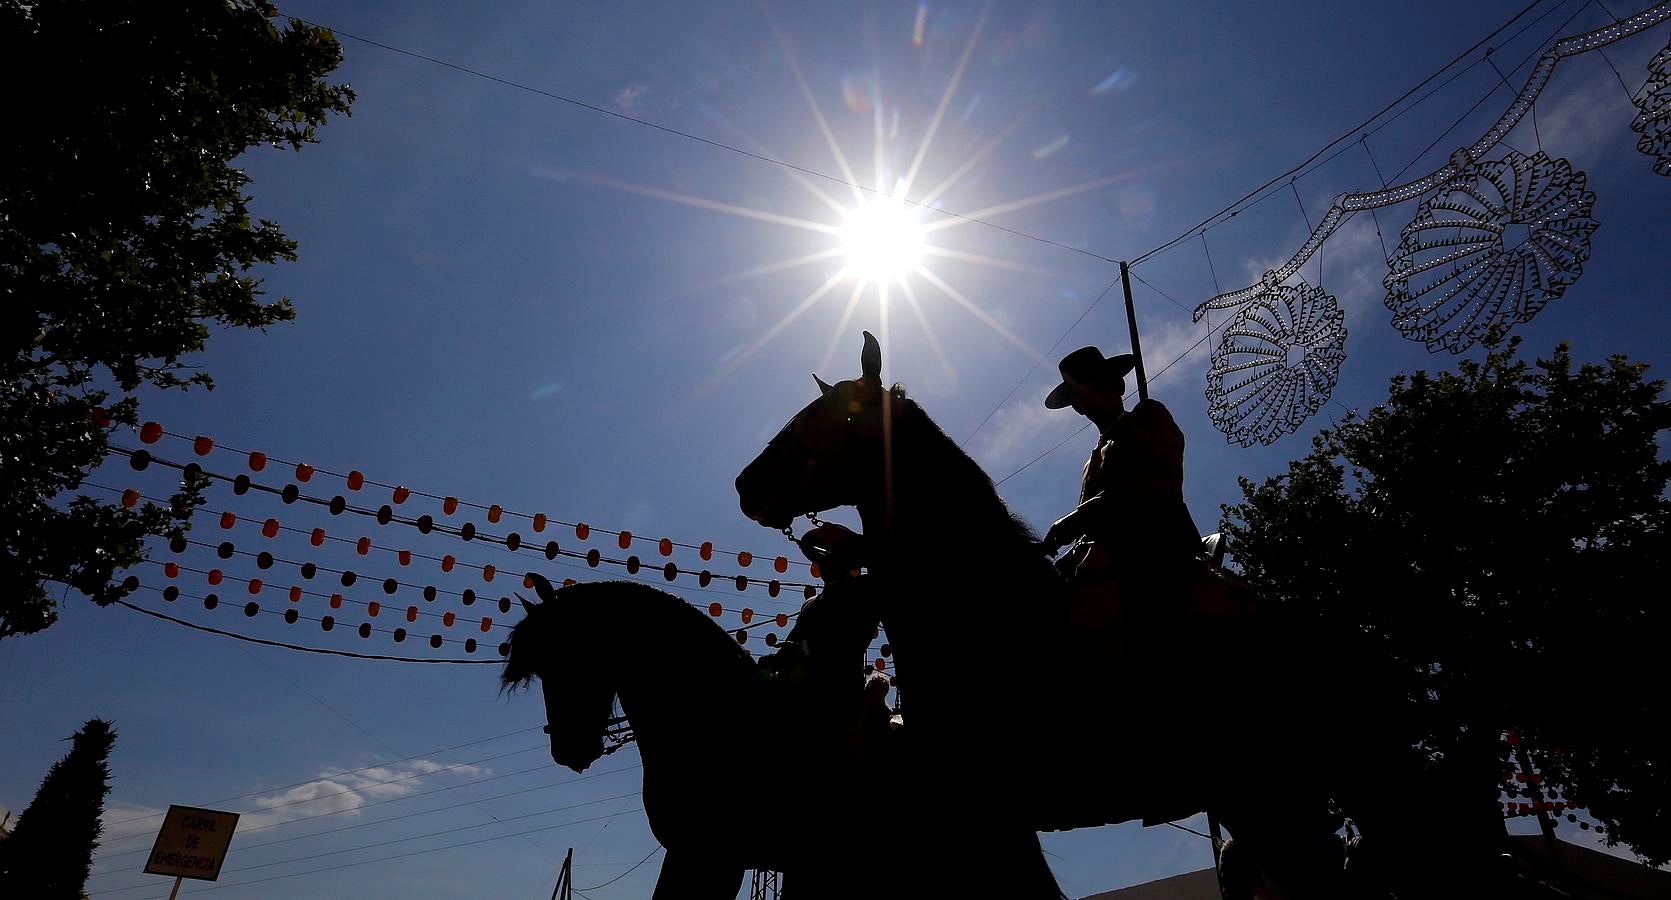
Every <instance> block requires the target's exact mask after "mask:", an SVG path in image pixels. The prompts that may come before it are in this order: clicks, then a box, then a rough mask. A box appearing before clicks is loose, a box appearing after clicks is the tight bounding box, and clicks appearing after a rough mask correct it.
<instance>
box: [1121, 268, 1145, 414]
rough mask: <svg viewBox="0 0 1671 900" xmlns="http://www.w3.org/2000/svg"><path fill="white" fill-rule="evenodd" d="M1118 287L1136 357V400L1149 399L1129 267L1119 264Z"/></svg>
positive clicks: (1132, 352)
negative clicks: (1121, 295)
mask: <svg viewBox="0 0 1671 900" xmlns="http://www.w3.org/2000/svg"><path fill="white" fill-rule="evenodd" d="M1120 286H1121V287H1123V288H1125V289H1126V327H1127V328H1128V329H1129V330H1130V331H1131V355H1132V356H1135V357H1137V399H1139V400H1147V399H1149V377H1148V376H1147V375H1145V374H1143V345H1142V344H1141V343H1139V342H1138V340H1137V308H1136V307H1134V306H1132V303H1131V267H1130V266H1128V265H1126V264H1125V263H1123V262H1122V263H1120Z"/></svg>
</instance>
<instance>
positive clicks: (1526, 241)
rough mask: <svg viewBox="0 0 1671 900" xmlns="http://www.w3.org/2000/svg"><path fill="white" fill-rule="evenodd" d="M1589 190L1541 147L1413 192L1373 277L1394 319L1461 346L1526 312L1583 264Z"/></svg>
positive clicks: (1434, 344)
mask: <svg viewBox="0 0 1671 900" xmlns="http://www.w3.org/2000/svg"><path fill="white" fill-rule="evenodd" d="M1595 201H1596V195H1595V194H1594V193H1593V192H1591V191H1589V190H1586V189H1585V177H1584V173H1583V172H1575V171H1573V168H1572V166H1571V164H1569V163H1568V162H1567V161H1566V160H1564V159H1551V158H1550V157H1549V156H1547V155H1546V154H1545V153H1544V152H1543V151H1542V150H1539V151H1538V152H1537V153H1534V154H1532V155H1531V156H1523V155H1521V154H1519V153H1515V152H1513V151H1510V152H1509V153H1508V155H1507V156H1505V157H1504V158H1503V159H1496V160H1487V161H1484V162H1479V163H1475V164H1473V165H1470V166H1467V167H1466V168H1464V169H1463V170H1462V171H1461V172H1460V173H1459V174H1457V175H1456V176H1455V177H1453V178H1451V179H1450V180H1448V181H1446V182H1445V183H1444V184H1441V185H1440V186H1439V190H1438V193H1436V194H1434V195H1433V196H1431V197H1429V198H1427V199H1426V200H1423V201H1422V204H1421V207H1420V208H1419V209H1417V210H1416V216H1415V218H1414V219H1413V220H1411V222H1410V224H1409V225H1406V226H1405V227H1404V233H1403V237H1402V239H1401V240H1400V241H1399V244H1398V249H1397V250H1395V251H1394V252H1393V258H1392V259H1390V260H1388V265H1389V267H1390V268H1389V271H1388V272H1387V276H1386V278H1385V279H1383V281H1382V284H1383V285H1385V286H1386V288H1387V298H1386V303H1387V308H1388V309H1390V310H1392V313H1393V320H1392V321H1393V327H1395V328H1397V329H1398V330H1399V332H1400V333H1402V334H1403V335H1404V336H1405V337H1407V338H1409V339H1411V340H1413V341H1421V342H1422V343H1424V344H1426V345H1427V349H1429V350H1434V351H1437V350H1439V349H1445V350H1449V351H1451V352H1452V353H1461V352H1462V351H1464V350H1466V349H1468V348H1469V347H1471V346H1473V344H1474V342H1475V341H1477V340H1479V338H1480V336H1482V335H1483V334H1485V333H1486V331H1487V330H1488V329H1490V328H1492V327H1502V328H1507V327H1509V326H1512V325H1516V324H1519V323H1521V322H1525V321H1527V320H1529V319H1531V318H1532V317H1533V316H1535V315H1537V314H1538V312H1539V311H1541V310H1542V309H1543V307H1544V305H1545V304H1547V303H1548V302H1549V301H1551V300H1554V299H1555V298H1557V297H1559V296H1561V294H1562V293H1564V292H1565V291H1566V289H1567V287H1568V286H1570V285H1571V284H1572V283H1573V282H1575V281H1577V280H1578V277H1579V276H1580V275H1582V274H1583V271H1584V262H1585V261H1586V260H1588V259H1589V258H1590V234H1591V233H1592V232H1594V231H1595V230H1596V228H1597V226H1598V225H1599V224H1600V223H1598V222H1597V221H1596V220H1595V219H1592V218H1591V217H1590V211H1591V209H1592V207H1594V206H1595Z"/></svg>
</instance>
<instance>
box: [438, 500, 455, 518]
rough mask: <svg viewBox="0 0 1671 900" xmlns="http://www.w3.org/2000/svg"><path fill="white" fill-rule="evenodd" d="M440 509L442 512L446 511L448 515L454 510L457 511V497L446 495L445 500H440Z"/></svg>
mask: <svg viewBox="0 0 1671 900" xmlns="http://www.w3.org/2000/svg"><path fill="white" fill-rule="evenodd" d="M441 511H442V512H443V513H446V514H447V515H449V516H450V515H452V514H453V513H455V512H458V498H457V497H448V498H446V499H445V500H442V501H441Z"/></svg>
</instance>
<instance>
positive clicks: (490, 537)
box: [98, 444, 818, 594]
mask: <svg viewBox="0 0 1671 900" xmlns="http://www.w3.org/2000/svg"><path fill="white" fill-rule="evenodd" d="M110 451H111V452H113V453H117V454H120V455H123V456H127V457H129V458H130V459H132V460H133V465H134V467H135V468H136V469H142V468H144V467H146V466H149V465H150V464H152V463H156V464H157V465H161V466H165V467H168V468H172V469H178V470H180V471H188V470H190V471H195V472H197V473H200V474H202V475H204V476H207V477H208V478H210V479H213V480H216V481H223V482H226V483H228V484H233V485H234V486H235V489H237V486H239V485H242V486H243V488H242V489H244V490H255V491H260V492H261V493H264V494H269V495H272V496H276V497H281V498H283V499H284V500H285V502H286V503H290V502H295V501H301V502H304V503H308V504H310V505H313V506H322V507H325V508H327V509H329V510H331V512H332V515H337V514H339V510H340V512H348V513H353V514H354V515H357V516H360V517H362V518H370V519H374V520H376V521H377V523H378V525H379V526H387V525H389V524H396V525H404V526H407V527H409V528H414V529H417V530H418V532H419V533H420V534H430V533H436V534H441V535H444V536H448V537H456V538H459V539H461V540H463V541H465V542H466V543H469V542H472V541H481V542H483V543H484V544H491V545H494V546H498V547H501V548H502V549H504V550H506V551H507V552H510V553H512V554H519V553H520V551H522V550H528V551H530V552H533V553H538V554H540V555H542V556H544V557H545V559H546V560H547V561H548V562H549V561H553V560H554V559H555V557H556V556H563V557H567V558H570V559H583V560H585V561H586V563H587V565H588V566H589V567H592V568H596V565H595V564H594V563H593V561H592V560H593V556H594V554H595V555H596V558H597V560H598V562H600V563H603V562H607V563H609V564H611V565H617V566H621V567H623V568H626V569H628V573H629V574H636V572H633V571H632V570H633V568H634V566H635V565H637V566H646V565H647V566H648V567H649V568H652V569H659V570H663V571H669V570H668V569H667V566H673V567H674V568H673V569H671V570H670V571H672V572H673V573H674V574H675V575H696V576H698V577H699V578H700V575H701V572H708V574H709V578H710V579H719V580H722V581H733V582H737V583H738V584H740V585H744V586H746V585H759V586H762V587H766V588H767V589H768V590H773V587H772V586H773V585H774V584H775V585H777V588H776V590H781V589H783V588H786V587H788V588H799V589H802V590H805V589H806V588H815V589H816V588H817V587H818V586H817V585H814V584H812V583H811V582H805V581H790V580H786V579H783V578H760V577H757V576H753V575H744V574H741V573H739V574H737V575H726V574H723V573H719V574H716V573H713V572H710V571H709V570H707V569H703V570H700V571H695V570H692V569H689V568H682V567H678V566H677V564H675V563H672V562H668V563H666V564H664V565H655V564H654V563H650V564H645V563H643V562H642V561H637V562H636V563H635V561H636V560H637V557H636V556H629V557H628V558H626V559H618V558H615V557H612V556H604V555H603V554H602V553H601V552H600V551H598V550H597V548H595V547H594V548H593V549H591V550H588V551H587V552H585V553H581V552H580V551H577V550H572V549H564V548H562V547H561V546H560V545H559V544H558V543H557V542H556V541H548V542H547V543H546V544H545V546H544V547H541V546H539V545H538V544H537V541H529V542H527V543H524V542H523V541H522V539H521V535H520V534H517V533H515V532H508V533H507V534H505V535H496V534H490V533H488V532H485V531H480V530H477V529H476V527H475V524H474V523H473V522H465V523H464V525H462V526H455V525H448V524H446V523H444V522H435V521H434V520H433V519H432V518H431V517H429V516H427V515H424V516H418V517H417V518H413V517H411V516H403V515H398V516H397V515H394V513H393V510H392V507H390V506H388V505H387V504H385V505H384V507H382V508H380V509H376V510H373V509H369V508H366V507H361V506H355V505H350V504H348V503H347V501H346V500H345V499H343V498H342V497H341V496H340V495H339V496H338V497H336V498H333V499H331V500H326V499H325V498H323V497H316V496H313V495H311V494H304V493H301V491H300V490H299V489H298V490H295V491H291V488H294V487H295V485H294V484H291V485H287V486H286V487H285V488H282V489H281V488H275V487H273V486H271V485H267V484H261V483H259V482H256V481H254V480H252V479H249V478H248V477H247V476H244V475H239V476H236V477H234V476H230V475H226V474H223V473H220V472H213V471H210V470H208V469H205V468H204V467H203V466H202V465H201V464H199V463H195V462H193V463H180V462H175V461H173V460H170V459H166V458H164V457H160V456H156V455H155V454H152V453H151V452H150V451H149V450H145V449H143V448H137V449H136V448H132V447H123V446H120V445H114V444H113V445H111V446H110ZM98 487H100V488H101V489H104V490H112V488H109V487H106V486H103V485H98ZM414 493H416V492H414ZM146 499H152V500H153V502H160V501H156V500H155V499H154V498H146ZM484 508H487V507H484ZM506 513H507V514H508V513H509V511H506ZM519 515H520V514H519ZM385 519H386V520H387V521H385ZM426 520H427V521H426ZM245 521H250V520H247V519H246V520H245ZM558 524H562V523H558ZM279 527H280V529H281V530H285V531H289V532H292V533H297V534H309V532H307V531H305V530H303V529H298V528H294V527H286V526H283V525H282V524H280V526H279ZM599 530H600V531H602V529H599ZM321 531H323V529H321ZM621 533H623V534H625V533H627V532H621ZM513 534H515V535H516V538H515V543H516V544H517V546H516V547H512V546H510V544H511V542H512V541H511V535H513ZM323 537H324V539H326V540H332V541H336V542H339V543H348V544H354V543H357V542H356V541H351V540H348V539H347V538H342V537H340V536H335V535H328V534H326V535H323ZM635 539H636V538H635ZM669 543H670V544H671V543H672V541H671V540H669ZM372 546H373V547H375V546H376V545H375V544H374V545H372ZM681 546H682V545H681ZM552 548H556V549H555V550H553V549H552ZM377 549H381V550H384V551H388V552H394V550H395V548H392V547H379V548H377ZM413 555H414V556H417V557H419V558H423V559H430V560H436V559H437V558H436V557H434V556H428V555H425V554H419V553H416V552H414V553H413ZM738 555H739V557H745V556H746V557H747V558H748V559H749V560H750V562H751V563H752V561H753V560H754V559H755V558H756V557H755V556H754V555H753V554H752V553H747V552H746V551H745V552H741V553H739V554H738ZM759 558H760V559H761V561H762V562H764V561H765V560H766V558H765V557H759ZM442 561H443V562H444V559H443V560H442ZM739 561H740V560H739ZM780 561H781V562H780ZM454 562H455V564H456V565H462V566H465V567H466V568H471V569H476V570H479V571H482V572H484V575H485V572H486V570H487V568H488V567H487V566H486V565H483V564H480V563H471V562H468V561H464V560H455V561H454ZM772 562H773V564H774V566H776V565H782V566H783V567H784V569H787V567H788V566H789V565H790V564H796V563H795V561H794V560H791V559H789V557H788V555H787V554H779V555H778V556H777V557H776V558H774V559H772ZM798 564H799V565H806V566H808V567H809V568H810V565H811V564H810V563H798ZM495 571H497V568H496V567H495ZM650 583H654V582H650ZM704 589H706V588H705V586H699V587H697V588H692V590H704ZM743 589H745V588H744V587H739V588H738V590H739V591H740V590H743ZM710 592H713V591H710ZM717 593H725V594H730V592H729V591H718V592H717Z"/></svg>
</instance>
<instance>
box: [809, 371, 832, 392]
mask: <svg viewBox="0 0 1671 900" xmlns="http://www.w3.org/2000/svg"><path fill="white" fill-rule="evenodd" d="M812 380H813V381H816V382H818V393H820V394H828V393H829V392H830V386H829V385H827V384H825V383H824V379H822V378H819V377H818V373H817V372H814V373H812Z"/></svg>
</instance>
